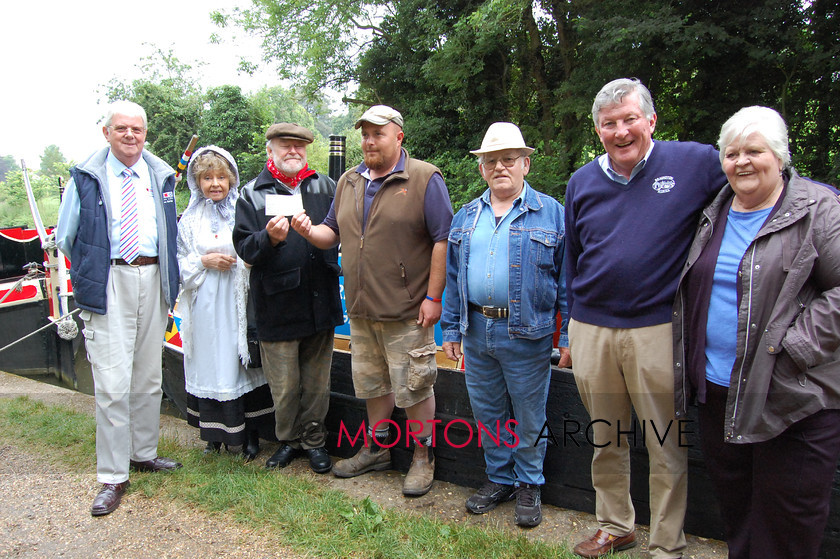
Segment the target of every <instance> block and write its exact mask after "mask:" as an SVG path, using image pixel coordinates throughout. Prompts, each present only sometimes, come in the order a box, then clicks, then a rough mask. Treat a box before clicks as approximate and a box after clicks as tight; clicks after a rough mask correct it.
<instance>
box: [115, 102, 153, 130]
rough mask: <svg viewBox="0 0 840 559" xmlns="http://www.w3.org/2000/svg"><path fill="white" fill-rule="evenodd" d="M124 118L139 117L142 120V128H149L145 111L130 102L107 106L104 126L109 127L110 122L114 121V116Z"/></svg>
mask: <svg viewBox="0 0 840 559" xmlns="http://www.w3.org/2000/svg"><path fill="white" fill-rule="evenodd" d="M118 114H119V115H124V116H130V117H133V116H139V117H140V118H142V119H143V128H148V127H149V121H148V119H147V118H146V110H145V109H144V108H143V107H141V106H140V105H138V104H137V103H134V102H132V101H114V102H113V103H111V104H110V105H108V112H106V113H105V126H106V127H110V126H111V121H112V120H114V115H118Z"/></svg>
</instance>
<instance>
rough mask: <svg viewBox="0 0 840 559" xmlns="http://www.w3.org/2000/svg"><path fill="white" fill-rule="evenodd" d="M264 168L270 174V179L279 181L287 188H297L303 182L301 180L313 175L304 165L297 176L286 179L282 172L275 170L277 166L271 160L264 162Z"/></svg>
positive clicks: (307, 166)
mask: <svg viewBox="0 0 840 559" xmlns="http://www.w3.org/2000/svg"><path fill="white" fill-rule="evenodd" d="M265 166H266V168H267V169H268V172H269V173H271V176H272V177H274V178H275V179H277V180H279V181H280V182H282V183H283V184H285V185H286V186H288V187H289V188H297V186H298V185H299V184H300V183H301V181H303V179H305V178H306V177H311V176H312V175H314V174H315V171H313V170H312V169H310V168H309V165H304V166H303V169H301V170H300V171H298V174H297V175H295V176H294V177H287V176H286V175H284V174H283V173H282V172H280V170H279V169H277V166H276V165H275V164H274V160H273V159H271V158H269V159H268V162H266V164H265Z"/></svg>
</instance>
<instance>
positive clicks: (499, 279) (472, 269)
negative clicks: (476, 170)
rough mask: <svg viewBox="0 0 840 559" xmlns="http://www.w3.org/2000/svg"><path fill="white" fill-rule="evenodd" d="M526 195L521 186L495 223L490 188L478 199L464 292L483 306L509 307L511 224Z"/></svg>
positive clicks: (470, 300)
mask: <svg viewBox="0 0 840 559" xmlns="http://www.w3.org/2000/svg"><path fill="white" fill-rule="evenodd" d="M524 195H525V188H524V186H523V188H522V192H520V193H519V197H517V198H516V200H514V201H513V204H512V205H511V207H510V208H509V209H508V211H507V212H505V215H503V216H502V217H501V219H499V222H498V224H497V223H496V215H495V214H494V212H493V207H492V206H491V205H490V190H486V191H485V192H484V194H482V195H481V197H480V198H479V200H480V203H479V216H478V220H477V221H476V224H475V231H474V232H473V234H472V241H471V243H472V251H471V252H470V258H469V261H468V262H467V293H469V302H470V303H474V304H476V305H481V306H486V307H502V308H507V306H508V283H509V278H510V274H509V272H508V267H509V265H510V262H509V257H508V256H509V255H508V252H509V250H510V243H509V242H508V237H510V224H511V222H512V221H513V218H514V214H515V212H514V211H513V210H514V209H515V208H516V207H517V206H519V205H520V204H521V203H522V200H523V198H524Z"/></svg>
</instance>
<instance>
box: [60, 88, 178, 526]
mask: <svg viewBox="0 0 840 559" xmlns="http://www.w3.org/2000/svg"><path fill="white" fill-rule="evenodd" d="M146 130H147V120H146V111H144V110H143V107H141V106H140V105H137V104H136V103H130V102H127V101H117V102H115V103H113V104H111V105H110V107H109V108H108V112H107V114H106V117H105V126H103V127H102V133H103V134H104V135H105V139H106V140H107V142H108V144H109V145H108V147H105V148H102V149H101V150H99V151H97V152H96V153H94V154H93V155H91V156H90V157H89V158H88V159H87V160H86V161H85V162H84V163H82V164H80V165H77V166H76V167H75V168H73V169H71V175H72V179H71V180H70V182H69V183H68V184H67V189H66V190H65V191H64V198H63V200H62V202H61V207H60V209H59V214H58V226H57V227H56V234H55V240H56V244H57V245H58V248H59V249H61V252H63V253H64V254H66V255H67V256H69V257H70V262H71V265H72V270H73V272H72V277H73V295H74V298H75V301H76V305H77V306H78V307H79V308H81V309H82V312H81V313H80V314H79V316H80V317H81V319H82V320H83V321H84V324H85V326H84V330H83V333H84V337H85V347H86V349H87V354H88V358H89V359H90V366H91V370H92V372H93V383H94V392H95V398H96V478H97V480H98V481H99V482H100V483H102V484H103V485H102V489H101V490H100V491H99V494H98V495H97V496H96V498H95V499H94V501H93V506H92V507H91V511H90V512H91V514H92V515H93V516H102V515H106V514H109V513H111V512H113V511H114V510H116V509H117V507H119V506H120V500H121V498H122V496H123V494H124V493H125V490H126V488H127V487H128V471H129V467H131V468H134V469H135V470H140V471H152V472H159V471H170V470H175V469H177V468H180V467H181V464H179V463H178V462H176V461H174V460H170V459H169V458H163V457H160V456H158V455H157V444H158V434H159V431H160V399H161V395H162V394H163V391H162V390H161V379H162V373H161V351H162V349H163V340H164V333H165V331H166V321H167V312H166V311H167V308H171V307H172V306H174V304H175V298H176V297H177V295H178V260H177V257H176V239H177V237H178V224H177V221H176V211H175V194H174V189H175V171H173V170H172V167H170V166H169V165H167V164H166V163H164V162H163V161H162V160H160V159H158V158H157V157H155V156H154V155H152V154H151V153H149V152H148V151H146V150H145V149H143V147H144V145H145V142H146Z"/></svg>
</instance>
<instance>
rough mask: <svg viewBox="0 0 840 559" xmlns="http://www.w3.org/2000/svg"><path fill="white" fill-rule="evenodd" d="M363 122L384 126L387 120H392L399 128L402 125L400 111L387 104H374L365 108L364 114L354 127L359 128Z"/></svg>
mask: <svg viewBox="0 0 840 559" xmlns="http://www.w3.org/2000/svg"><path fill="white" fill-rule="evenodd" d="M363 122H369V123H371V124H375V125H377V126H385V125H386V124H388V123H389V122H393V123H394V124H396V125H397V126H399V127H400V128H402V127H403V117H402V115H401V114H400V112H399V111H398V110H396V109H392V108H391V107H389V106H388V105H374V106H372V107H371V108H369V109H368V110H366V111H365V114H363V115H362V116H361V117H360V118H359V120H357V121H356V126H355V128H359V127H360V126H361V125H362V123H363Z"/></svg>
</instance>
